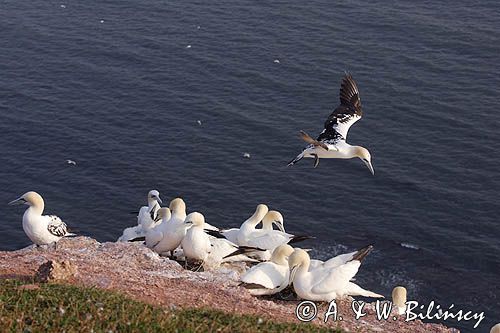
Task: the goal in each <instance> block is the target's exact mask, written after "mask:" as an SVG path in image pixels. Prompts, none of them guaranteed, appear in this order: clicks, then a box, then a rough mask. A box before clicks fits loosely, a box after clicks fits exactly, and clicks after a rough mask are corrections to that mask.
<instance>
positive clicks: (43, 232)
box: [9, 191, 74, 245]
mask: <svg viewBox="0 0 500 333" xmlns="http://www.w3.org/2000/svg"><path fill="white" fill-rule="evenodd" d="M9 204H10V205H13V204H25V205H28V206H29V207H28V209H26V211H25V212H24V215H23V229H24V232H25V233H26V235H27V236H28V237H29V239H31V241H32V242H33V243H35V244H36V245H48V244H52V243H57V242H58V241H59V239H61V238H62V237H65V236H73V235H74V234H72V233H70V232H68V228H67V226H66V223H64V222H63V221H62V220H61V219H60V218H59V217H57V216H55V215H42V213H43V210H44V208H45V203H44V201H43V198H42V196H41V195H40V194H38V193H36V192H33V191H31V192H26V193H25V194H23V195H22V196H21V197H19V198H18V199H16V200H13V201H11V202H10V203H9Z"/></svg>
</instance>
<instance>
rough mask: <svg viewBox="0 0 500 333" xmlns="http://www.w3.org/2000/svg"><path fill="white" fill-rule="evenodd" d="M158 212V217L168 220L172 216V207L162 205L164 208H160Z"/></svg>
mask: <svg viewBox="0 0 500 333" xmlns="http://www.w3.org/2000/svg"><path fill="white" fill-rule="evenodd" d="M156 214H157V216H158V219H161V220H164V221H168V220H170V218H171V217H172V213H171V212H170V208H168V207H162V208H160V209H158V212H157V213H156ZM158 219H157V220H158Z"/></svg>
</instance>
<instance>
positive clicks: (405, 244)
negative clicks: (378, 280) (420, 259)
mask: <svg viewBox="0 0 500 333" xmlns="http://www.w3.org/2000/svg"><path fill="white" fill-rule="evenodd" d="M399 245H401V246H402V247H406V248H407V249H412V250H420V247H419V246H418V245H415V244H411V243H400V244H399Z"/></svg>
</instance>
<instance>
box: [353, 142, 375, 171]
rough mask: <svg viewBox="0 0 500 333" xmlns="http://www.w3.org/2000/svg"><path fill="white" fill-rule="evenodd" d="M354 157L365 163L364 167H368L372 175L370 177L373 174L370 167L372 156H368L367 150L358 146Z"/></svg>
mask: <svg viewBox="0 0 500 333" xmlns="http://www.w3.org/2000/svg"><path fill="white" fill-rule="evenodd" d="M355 148H356V151H355V153H356V156H357V157H358V158H359V159H361V160H362V161H363V163H365V165H366V166H367V167H368V169H369V170H370V172H371V173H372V175H374V174H375V170H373V166H372V156H371V155H370V152H369V151H368V149H366V148H364V147H360V146H356V147H355Z"/></svg>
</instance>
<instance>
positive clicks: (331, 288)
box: [288, 249, 384, 302]
mask: <svg viewBox="0 0 500 333" xmlns="http://www.w3.org/2000/svg"><path fill="white" fill-rule="evenodd" d="M362 259H363V258H360V260H362ZM360 260H352V261H349V262H348V263H346V264H343V265H340V266H337V267H334V268H324V269H316V270H313V271H309V262H310V258H309V255H308V254H307V252H306V251H304V250H302V249H295V251H294V252H293V253H292V255H291V256H290V257H289V259H288V265H289V267H290V283H293V289H294V290H295V292H296V293H297V295H298V296H299V297H300V298H303V299H306V300H309V301H324V302H330V301H332V300H333V299H337V298H342V297H345V296H348V295H350V296H365V297H384V296H382V295H379V294H376V293H374V292H371V291H368V290H365V289H363V288H361V287H360V286H358V285H357V284H355V283H353V282H350V280H351V279H352V278H353V277H354V276H355V275H356V273H357V272H358V269H359V266H360V265H361V261H360Z"/></svg>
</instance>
